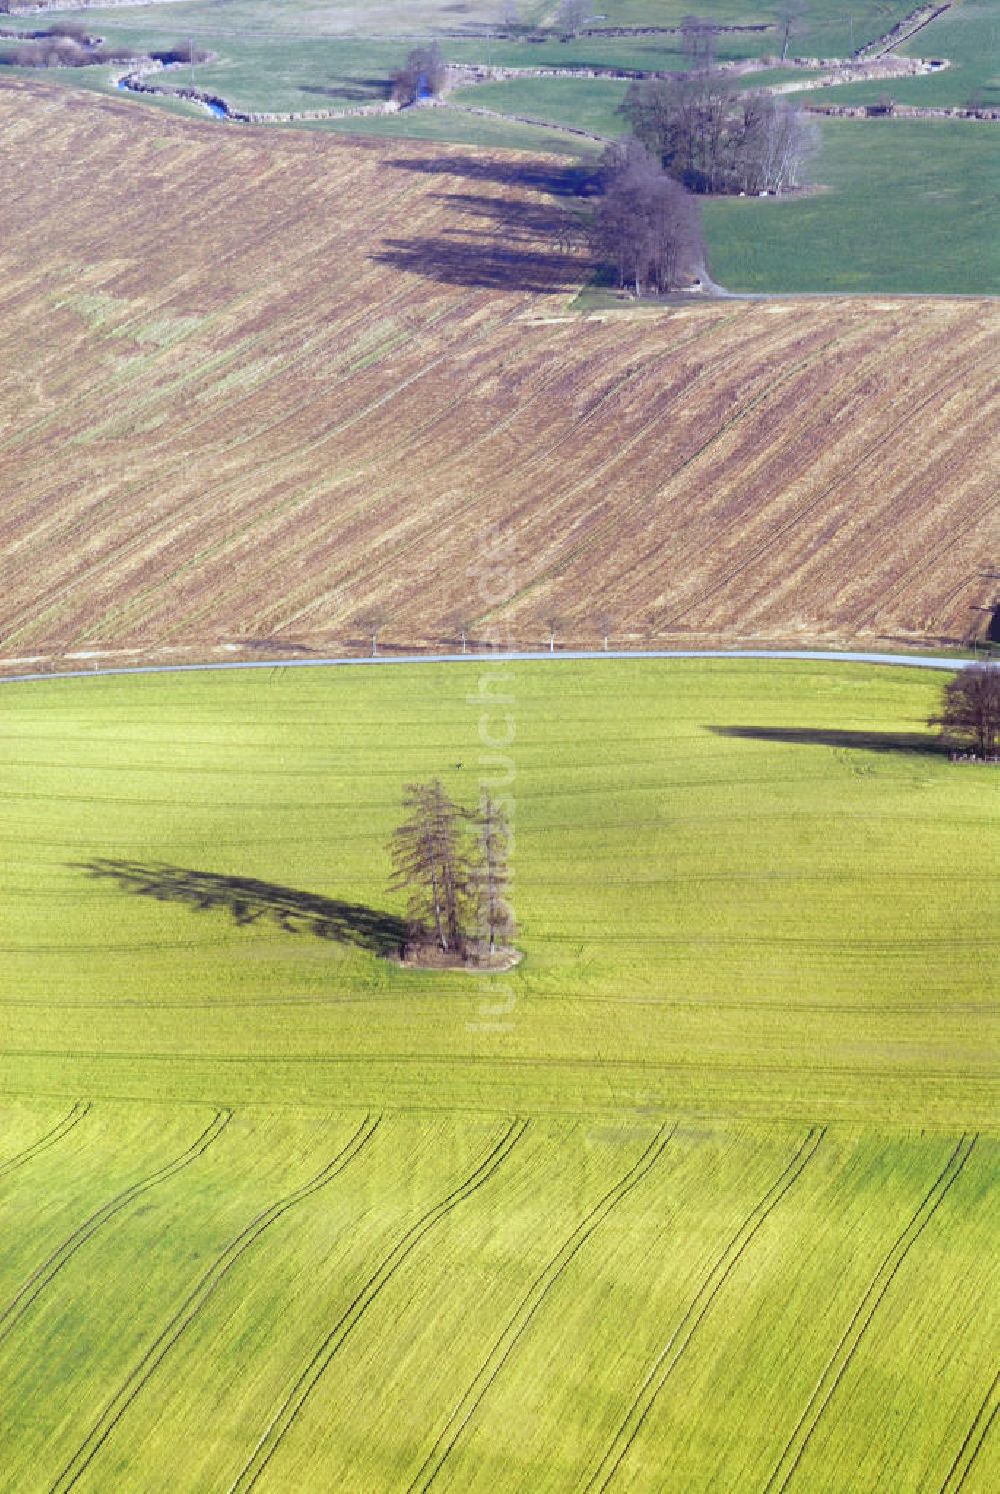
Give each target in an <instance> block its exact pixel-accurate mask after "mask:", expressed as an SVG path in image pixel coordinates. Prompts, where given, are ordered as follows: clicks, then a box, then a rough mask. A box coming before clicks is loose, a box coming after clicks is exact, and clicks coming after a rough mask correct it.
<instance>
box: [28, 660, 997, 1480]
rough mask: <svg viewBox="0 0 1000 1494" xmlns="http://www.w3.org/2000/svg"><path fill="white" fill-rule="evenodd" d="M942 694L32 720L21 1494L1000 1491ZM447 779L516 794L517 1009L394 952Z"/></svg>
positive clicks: (273, 678)
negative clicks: (391, 877) (413, 815)
mask: <svg viewBox="0 0 1000 1494" xmlns="http://www.w3.org/2000/svg"><path fill="white" fill-rule="evenodd" d="M941 679H942V677H941V676H939V675H931V674H929V673H924V672H923V671H916V670H887V669H872V668H865V667H862V666H855V665H849V666H845V665H840V664H830V665H819V666H816V665H797V664H793V663H790V662H783V663H780V664H770V665H769V664H764V663H759V664H753V663H742V662H735V661H732V662H731V661H718V662H707V661H705V662H693V661H692V662H687V661H685V662H678V663H662V662H661V663H655V662H641V661H628V662H622V663H615V662H610V661H609V662H603V661H600V662H597V663H594V664H573V663H561V664H557V665H550V664H547V663H533V664H525V663H518V664H513V665H510V666H505V665H500V664H496V663H491V662H484V661H476V662H473V661H470V663H469V664H468V665H467V666H448V667H445V666H433V665H427V666H420V667H410V666H393V667H392V668H387V669H383V670H380V671H378V672H374V671H373V670H372V669H370V668H351V669H344V670H329V671H327V670H285V669H280V668H275V669H273V670H270V669H269V670H262V671H254V672H248V673H242V672H241V673H232V674H218V673H203V674H186V675H172V676H162V677H158V678H157V677H137V678H119V679H104V680H101V679H93V680H82V681H51V682H47V683H44V684H8V685H5V686H3V687H2V696H0V698H2V701H3V707H4V712H3V722H4V726H3V733H2V749H0V750H2V755H3V770H2V777H0V782H2V785H3V787H2V793H3V797H4V800H5V803H4V824H5V829H6V832H7V834H6V835H5V837H4V842H3V872H2V887H3V902H4V909H5V915H6V916H5V920H4V926H3V933H2V947H0V957H2V959H3V967H4V981H3V1001H2V1006H0V1013H2V1019H0V1020H2V1024H3V1025H2V1033H3V1042H2V1055H0V1231H2V1236H3V1240H4V1250H3V1252H2V1257H0V1446H2V1447H3V1449H4V1453H3V1463H2V1472H0V1486H2V1487H4V1488H10V1489H16V1490H17V1491H18V1494H22V1491H34V1490H36V1489H37V1490H43V1489H58V1490H63V1489H69V1488H70V1487H74V1488H79V1489H85V1490H92V1491H98V1490H101V1491H104V1490H110V1489H115V1490H117V1489H142V1490H143V1491H147V1490H164V1491H166V1490H191V1491H204V1490H216V1489H218V1490H227V1489H233V1490H247V1489H249V1488H251V1487H255V1488H260V1489H264V1490H268V1489H270V1490H292V1489H294V1490H303V1489H320V1488H337V1489H352V1490H359V1491H361V1490H364V1491H372V1490H383V1489H384V1490H396V1489H400V1490H401V1489H407V1488H412V1489H418V1488H419V1489H423V1488H427V1487H429V1486H430V1485H431V1483H432V1482H433V1484H434V1486H435V1487H442V1488H453V1489H456V1490H468V1489H482V1490H497V1489H501V1490H507V1489H524V1490H541V1489H554V1490H563V1489H581V1490H582V1489H584V1488H593V1489H597V1488H607V1487H609V1485H613V1487H615V1488H623V1489H625V1488H627V1489H649V1490H651V1491H652V1490H661V1489H663V1488H665V1487H669V1488H671V1489H677V1490H707V1489H709V1488H712V1489H716V1488H717V1489H727V1490H728V1489H734V1490H735V1489H739V1490H742V1489H761V1490H763V1489H765V1488H768V1489H778V1488H786V1487H788V1486H789V1484H791V1485H792V1486H793V1487H794V1488H801V1489H803V1490H843V1491H848V1490H851V1491H856V1490H859V1489H864V1490H869V1489H872V1490H873V1489H885V1490H892V1491H894V1494H898V1491H900V1490H909V1489H916V1488H918V1487H919V1488H925V1487H926V1488H933V1489H939V1488H944V1489H949V1490H951V1489H957V1488H958V1487H959V1481H960V1480H964V1482H962V1483H961V1487H962V1488H963V1489H964V1490H966V1491H977V1490H978V1491H986V1490H989V1489H992V1488H994V1487H996V1483H997V1478H998V1477H1000V1453H998V1447H1000V1443H998V1439H997V1438H996V1436H995V1408H996V1404H997V1388H996V1381H994V1380H993V1379H992V1377H993V1374H994V1367H995V1349H996V1337H997V1328H998V1314H997V1303H998V1302H1000V1290H998V1287H1000V1280H998V1274H1000V1273H998V1271H997V1267H996V1262H995V1256H993V1257H992V1258H991V1255H990V1247H991V1243H992V1242H991V1230H992V1224H993V1223H994V1222H995V1218H996V1191H995V1190H996V1177H997V1166H996V1164H997V1144H996V1141H995V1140H993V1139H991V1135H990V1133H991V1131H993V1129H994V1127H995V1116H996V1111H995V1088H994V1077H993V1076H994V1074H995V1064H994V1057H995V1046H994V1041H993V1029H992V1026H991V1010H990V992H991V990H992V989H993V987H994V985H995V976H996V970H997V951H998V943H1000V937H998V933H997V917H996V915H997V911H998V909H997V900H996V889H995V880H991V879H992V878H993V877H994V873H995V851H994V844H995V842H994V841H993V840H992V839H991V837H992V836H995V828H996V820H997V803H996V796H995V794H992V796H991V794H990V793H989V792H988V790H991V789H992V788H993V785H992V781H990V782H989V784H987V782H986V779H985V777H984V774H987V773H988V770H981V769H975V768H959V767H953V766H952V765H950V764H949V763H948V762H947V761H946V760H945V759H943V758H942V757H941V756H940V754H939V753H937V752H936V751H934V750H932V749H933V739H932V738H931V737H930V736H929V734H928V732H927V730H926V728H925V727H924V726H923V721H924V719H925V718H926V716H927V715H928V714H929V713H930V711H931V710H932V709H933V708H934V706H935V703H936V701H937V698H938V691H939V689H940V684H941ZM500 697H506V698H505V699H501V698H500ZM484 699H485V700H486V701H495V702H496V704H495V705H489V704H487V705H484V704H483V701H484ZM484 714H485V715H486V716H487V718H488V719H487V721H486V723H485V725H486V734H487V735H492V737H493V739H494V741H499V742H503V741H505V740H507V739H512V740H510V744H509V745H508V746H503V747H501V748H496V749H494V748H492V747H484V745H483V740H482V732H483V719H482V718H483V716H484ZM508 717H509V719H507V718H508ZM498 754H499V756H500V757H502V758H503V759H505V761H503V762H498V761H497V756H498ZM434 773H441V774H442V776H443V777H444V778H445V780H446V782H447V784H448V786H449V787H450V788H451V789H452V790H453V791H454V793H455V794H456V796H458V797H460V798H461V799H463V800H464V801H465V802H467V803H472V802H474V801H475V798H476V795H477V792H478V784H479V782H480V780H481V779H482V778H483V777H494V778H497V777H503V778H506V779H508V780H509V782H508V783H507V784H506V786H505V788H504V792H506V793H508V794H509V795H510V796H511V798H512V800H513V804H512V809H513V816H514V822H515V827H516V845H515V848H514V854H513V870H514V903H515V907H516V911H517V915H518V919H519V923H520V935H519V940H518V943H519V946H520V948H521V949H522V951H523V955H524V958H523V961H522V963H521V964H520V966H519V967H518V968H517V969H516V970H515V971H513V972H511V973H509V974H506V975H499V976H476V975H475V974H472V973H459V972H443V973H438V974H433V973H430V972H426V971H423V972H421V971H413V970H404V969H401V968H399V967H398V966H395V965H393V964H392V963H390V962H389V961H387V960H386V959H384V958H382V957H381V956H380V954H378V953H377V952H375V947H376V946H379V947H380V941H382V940H383V939H384V938H386V937H388V936H389V933H390V932H391V929H392V920H393V917H394V916H395V915H398V913H399V911H400V905H399V901H398V899H397V898H394V897H392V896H390V895H389V894H387V892H386V890H385V883H386V878H387V874H388V857H387V852H386V850H385V844H386V841H387V839H388V836H389V834H390V832H391V830H392V827H393V825H394V824H395V822H396V819H397V817H398V813H397V812H398V804H399V797H400V791H401V788H402V786H403V784H404V782H406V781H407V780H409V779H412V778H415V777H426V776H429V775H431V774H434ZM126 863H127V865H126ZM115 864H117V865H115ZM227 879H228V880H227ZM129 889H131V890H129ZM137 893H138V894H139V895H137ZM201 904H210V905H209V906H201ZM254 915H259V916H254ZM240 920H243V921H240ZM991 1418H994V1435H993V1436H992V1437H990V1436H988V1435H987V1428H988V1425H989V1423H990V1419H991Z"/></svg>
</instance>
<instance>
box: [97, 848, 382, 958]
mask: <svg viewBox="0 0 1000 1494" xmlns="http://www.w3.org/2000/svg"><path fill="white" fill-rule="evenodd" d="M75 866H76V869H77V870H80V871H83V872H86V874H87V875H88V876H90V877H107V878H109V879H110V880H112V881H114V882H117V883H118V885H119V887H120V888H121V889H122V891H123V892H132V893H135V894H136V895H137V896H139V897H152V898H155V899H156V901H157V902H161V903H181V904H183V905H185V906H187V907H188V908H191V909H192V910H194V911H195V912H202V911H205V910H218V911H222V912H227V913H229V914H230V915H231V916H232V918H233V921H234V922H235V923H237V924H239V925H240V927H241V928H243V927H246V926H248V925H250V924H254V923H260V922H262V921H264V922H268V923H272V924H274V925H275V926H276V927H277V928H279V929H281V930H282V932H283V933H286V934H302V933H308V934H314V935H315V936H316V938H318V939H330V940H333V941H335V942H336V943H338V944H352V945H354V946H355V947H356V948H358V949H368V950H371V951H372V952H373V953H374V954H377V955H382V956H383V958H389V957H391V956H395V955H398V954H399V953H400V952H401V950H402V948H403V946H404V944H405V943H406V927H405V925H404V923H403V921H402V919H399V918H396V917H395V916H394V914H392V913H384V912H382V911H381V910H379V909H377V908H368V907H365V906H364V904H362V903H345V902H341V901H340V900H339V899H337V898H329V897H321V896H320V895H319V894H318V893H315V892H299V891H297V890H296V889H295V888H293V887H280V886H277V885H276V884H275V883H273V882H261V881H259V880H258V879H257V878H256V877H229V876H224V875H223V874H221V873H219V872H204V871H195V870H193V869H192V868H190V867H184V866H168V865H167V864H166V863H159V862H152V863H148V864H146V863H143V862H139V861H116V860H112V859H104V858H102V859H99V860H96V861H87V862H82V863H75Z"/></svg>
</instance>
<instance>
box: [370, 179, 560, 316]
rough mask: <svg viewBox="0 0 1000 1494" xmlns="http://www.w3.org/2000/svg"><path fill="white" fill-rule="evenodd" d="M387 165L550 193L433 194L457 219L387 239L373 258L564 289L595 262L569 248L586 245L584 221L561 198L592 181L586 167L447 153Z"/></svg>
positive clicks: (508, 284)
mask: <svg viewBox="0 0 1000 1494" xmlns="http://www.w3.org/2000/svg"><path fill="white" fill-rule="evenodd" d="M387 164H388V165H389V166H390V167H393V168H397V169H399V170H403V171H421V172H426V173H427V174H428V175H434V176H438V177H444V176H449V175H450V176H457V177H460V178H462V180H463V183H465V182H479V183H482V184H484V185H485V184H490V183H492V184H499V185H501V186H504V187H507V188H511V189H517V188H520V189H524V190H529V191H533V192H541V193H544V194H545V195H544V196H543V197H535V198H526V197H523V196H515V195H511V193H510V192H507V193H504V194H501V195H499V196H494V195H489V194H482V195H480V194H479V193H476V192H474V191H470V190H463V189H461V188H460V189H458V190H456V191H454V192H450V191H447V190H445V191H441V192H438V193H435V194H434V196H433V200H434V201H436V202H438V203H439V204H440V205H441V206H442V208H443V209H445V210H446V211H447V212H450V213H452V214H453V215H454V221H453V222H452V223H448V222H447V221H446V222H445V224H444V226H443V227H442V228H441V230H440V231H439V232H437V233H435V234H433V235H423V236H418V237H414V238H408V239H403V238H398V239H385V240H383V244H382V248H381V249H380V250H378V251H376V252H374V253H373V254H372V255H371V258H372V259H373V260H374V261H375V262H376V263H379V264H387V265H391V266H392V267H393V268H394V269H399V270H408V271H410V272H411V273H415V274H418V275H423V276H424V277H425V278H427V279H430V280H436V281H438V282H440V283H442V284H446V285H460V286H464V287H467V288H470V289H489V290H520V291H528V292H546V291H547V292H556V293H566V294H568V293H569V292H570V291H571V290H573V289H575V288H577V287H578V286H579V284H580V281H581V278H583V279H586V278H587V275H588V274H589V273H590V271H589V268H588V266H589V259H586V258H584V257H581V256H580V255H579V254H578V253H571V252H570V250H573V249H578V248H579V247H580V221H579V219H576V218H575V217H574V215H573V214H572V213H571V212H570V211H569V210H568V208H567V207H566V205H565V204H564V202H561V201H559V200H558V199H559V198H563V199H565V198H569V197H576V196H579V195H580V193H581V192H582V191H583V184H584V183H585V182H586V180H587V179H588V174H587V173H586V171H585V170H584V169H583V168H580V170H578V171H574V170H572V169H567V168H565V167H563V166H560V165H558V164H556V165H553V164H550V163H548V162H545V161H537V162H536V161H532V160H530V159H529V160H528V161H526V162H524V163H521V162H513V163H512V162H504V161H492V160H488V159H487V160H483V161H480V160H476V159H475V158H473V157H466V156H446V155H442V156H435V157H427V158H420V159H414V160H393V161H390V162H388V163H387Z"/></svg>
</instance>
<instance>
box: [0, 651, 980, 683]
mask: <svg viewBox="0 0 1000 1494" xmlns="http://www.w3.org/2000/svg"><path fill="white" fill-rule="evenodd" d="M566 659H574V660H581V659H587V660H599V659H777V660H783V659H786V660H787V659H791V660H794V661H796V662H801V661H803V660H805V661H807V662H814V663H820V664H829V663H831V662H832V663H839V664H891V665H894V666H897V667H898V666H903V667H905V668H915V669H967V668H968V666H969V665H970V664H973V663H975V662H976V661H975V660H974V659H947V658H940V657H934V656H932V655H926V654H852V653H841V652H835V651H833V650H827V651H824V650H819V649H767V648H724V649H723V648H720V649H711V648H709V649H701V648H677V649H651V650H649V651H647V652H639V651H638V650H629V651H625V650H622V649H609V650H607V652H605V650H604V649H594V650H575V649H560V650H558V651H557V652H555V653H550V652H549V651H548V650H546V651H545V652H542V653H496V654H489V653H486V654H472V653H469V654H381V655H379V657H378V658H377V659H371V658H350V659H301V658H296V659H238V660H237V659H229V660H219V661H218V662H217V663H214V664H128V665H119V666H117V667H114V668H110V669H96V668H94V669H66V670H60V671H58V672H53V673H50V674H11V675H6V676H2V675H0V684H9V685H14V684H26V683H28V682H30V681H32V680H90V679H107V678H108V677H109V676H113V675H128V674H194V673H200V672H202V671H204V670H209V669H332V668H347V667H357V666H359V665H367V666H369V667H371V666H376V667H380V666H385V665H391V664H475V663H476V662H479V663H481V664H495V663H537V662H545V661H547V660H548V661H551V662H552V663H558V662H559V660H566ZM2 662H3V661H2V660H0V666H2Z"/></svg>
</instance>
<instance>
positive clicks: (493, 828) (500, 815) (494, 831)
mask: <svg viewBox="0 0 1000 1494" xmlns="http://www.w3.org/2000/svg"><path fill="white" fill-rule="evenodd" d="M510 839H511V833H510V821H509V819H508V818H507V814H506V811H505V809H504V807H503V805H502V804H501V803H500V802H499V800H497V799H495V798H494V797H493V795H492V794H491V793H490V792H489V790H488V789H487V790H486V791H485V792H484V794H483V797H482V799H481V801H480V805H479V824H478V830H477V835H476V840H477V852H478V857H477V866H476V873H475V881H476V889H477V894H478V896H477V901H478V904H479V930H480V937H481V939H482V941H483V943H484V944H485V945H486V947H487V950H488V952H489V954H491V955H493V954H495V953H496V950H497V946H498V944H499V945H504V944H509V943H510V942H511V940H512V939H513V938H514V933H515V928H514V915H513V912H512V910H511V906H510V896H509V893H510V867H509V856H510Z"/></svg>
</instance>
